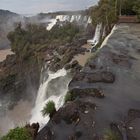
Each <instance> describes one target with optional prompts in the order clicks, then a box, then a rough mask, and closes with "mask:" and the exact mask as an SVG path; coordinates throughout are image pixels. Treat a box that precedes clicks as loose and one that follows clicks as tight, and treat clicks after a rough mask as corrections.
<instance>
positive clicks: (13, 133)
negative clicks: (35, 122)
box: [1, 127, 32, 140]
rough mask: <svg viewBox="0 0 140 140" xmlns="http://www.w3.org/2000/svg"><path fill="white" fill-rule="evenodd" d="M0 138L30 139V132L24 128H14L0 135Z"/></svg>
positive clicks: (6, 139) (13, 139)
mask: <svg viewBox="0 0 140 140" xmlns="http://www.w3.org/2000/svg"><path fill="white" fill-rule="evenodd" d="M1 140H32V138H31V135H30V133H29V132H28V130H27V129H26V128H24V127H23V128H19V127H17V128H15V129H12V130H10V131H9V133H8V134H7V135H6V136H4V137H2V138H1Z"/></svg>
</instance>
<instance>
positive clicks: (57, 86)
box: [30, 69, 71, 128]
mask: <svg viewBox="0 0 140 140" xmlns="http://www.w3.org/2000/svg"><path fill="white" fill-rule="evenodd" d="M43 76H44V77H45V79H46V80H44V81H43V83H41V85H40V88H39V90H38V95H37V98H36V103H35V107H34V109H33V110H32V117H31V119H30V123H34V122H39V124H40V126H41V128H42V127H43V126H44V125H45V124H46V123H47V122H48V121H49V116H47V117H43V116H42V113H41V110H42V109H43V107H44V106H45V104H46V103H47V102H48V101H54V102H55V107H56V109H57V110H58V109H59V108H60V107H61V106H62V105H63V103H64V96H65V94H66V93H67V91H68V84H69V82H70V80H71V79H70V78H69V77H67V72H66V70H65V69H61V70H59V71H57V72H56V73H51V72H48V78H46V76H47V75H46V73H45V75H43ZM57 78H62V79H61V80H58V81H56V83H54V84H53V85H52V84H50V82H52V81H53V80H57ZM50 87H51V88H53V89H51V90H49V88H50ZM48 92H50V93H48Z"/></svg>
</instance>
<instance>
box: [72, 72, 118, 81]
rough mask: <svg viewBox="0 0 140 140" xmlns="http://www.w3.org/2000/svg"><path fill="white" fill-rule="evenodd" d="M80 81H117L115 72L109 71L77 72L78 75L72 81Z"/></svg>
mask: <svg viewBox="0 0 140 140" xmlns="http://www.w3.org/2000/svg"><path fill="white" fill-rule="evenodd" d="M78 81H84V82H87V83H98V82H103V83H113V82H114V81H115V76H114V74H113V73H111V72H107V71H103V72H94V73H86V72H81V73H78V74H76V76H75V77H74V78H73V80H72V82H78Z"/></svg>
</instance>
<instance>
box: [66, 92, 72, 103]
mask: <svg viewBox="0 0 140 140" xmlns="http://www.w3.org/2000/svg"><path fill="white" fill-rule="evenodd" d="M64 101H65V103H67V102H68V101H73V97H72V94H71V93H67V94H66V96H65V98H64Z"/></svg>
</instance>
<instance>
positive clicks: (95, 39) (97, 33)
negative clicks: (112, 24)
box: [87, 23, 102, 48]
mask: <svg viewBox="0 0 140 140" xmlns="http://www.w3.org/2000/svg"><path fill="white" fill-rule="evenodd" d="M101 29H102V24H101V23H100V24H97V26H96V30H95V35H94V37H93V39H91V40H88V41H87V43H89V44H91V45H92V48H93V47H95V46H96V45H97V44H98V43H99V41H100V38H101Z"/></svg>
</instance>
